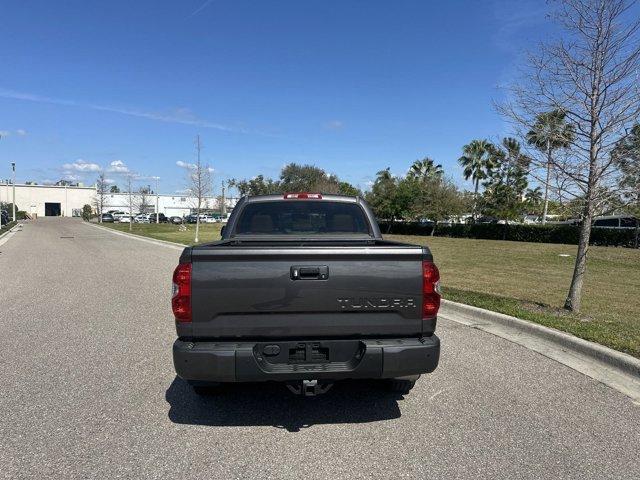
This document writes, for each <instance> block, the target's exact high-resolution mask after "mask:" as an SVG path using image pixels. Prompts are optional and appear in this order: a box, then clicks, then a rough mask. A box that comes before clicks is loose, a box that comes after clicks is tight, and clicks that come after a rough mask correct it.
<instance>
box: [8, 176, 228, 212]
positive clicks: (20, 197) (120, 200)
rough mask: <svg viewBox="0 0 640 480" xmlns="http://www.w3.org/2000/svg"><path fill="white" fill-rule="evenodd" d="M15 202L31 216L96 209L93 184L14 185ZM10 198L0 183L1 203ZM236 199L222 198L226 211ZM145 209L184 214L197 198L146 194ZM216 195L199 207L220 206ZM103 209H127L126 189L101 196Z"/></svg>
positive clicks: (137, 207) (137, 203)
mask: <svg viewBox="0 0 640 480" xmlns="http://www.w3.org/2000/svg"><path fill="white" fill-rule="evenodd" d="M15 196H16V197H15V198H16V206H17V207H18V208H19V209H20V210H23V211H25V212H26V213H27V214H28V215H30V216H31V217H32V218H35V217H60V216H62V217H74V216H75V217H78V216H80V215H81V214H82V207H83V206H85V205H91V207H92V208H93V210H94V212H95V210H96V187H95V186H90V187H85V186H82V185H74V186H70V185H24V184H16V185H15ZM132 200H133V212H132V213H134V214H135V213H138V212H139V210H140V203H141V201H142V199H141V198H140V196H139V195H136V194H134V195H133V198H132ZM12 201H13V185H11V184H7V183H2V184H0V203H11V202H12ZM236 202H237V199H234V198H227V199H225V205H226V207H227V211H231V209H233V207H234V206H235V204H236ZM144 203H145V204H146V208H145V210H146V211H147V212H148V213H155V211H156V205H157V206H158V211H159V212H160V213H164V214H165V215H166V216H168V217H169V216H174V215H175V216H184V215H188V214H189V213H191V212H192V210H193V209H195V207H196V205H197V202H196V199H195V198H193V197H189V196H184V195H182V196H181V195H177V194H174V195H155V194H150V195H146V197H145V202H144ZM218 203H219V201H218V199H216V198H214V197H207V198H205V201H204V204H203V205H202V206H201V208H206V209H211V210H216V211H219V210H220V205H218ZM103 210H104V211H105V212H107V211H109V210H121V211H124V212H129V195H128V194H127V193H108V194H106V196H105V198H104V209H103Z"/></svg>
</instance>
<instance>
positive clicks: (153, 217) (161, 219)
mask: <svg viewBox="0 0 640 480" xmlns="http://www.w3.org/2000/svg"><path fill="white" fill-rule="evenodd" d="M157 217H158V218H157V220H158V223H167V222H168V221H169V219H168V218H167V217H166V216H165V215H164V213H158V214H157ZM149 222H151V223H156V214H155V213H150V214H149Z"/></svg>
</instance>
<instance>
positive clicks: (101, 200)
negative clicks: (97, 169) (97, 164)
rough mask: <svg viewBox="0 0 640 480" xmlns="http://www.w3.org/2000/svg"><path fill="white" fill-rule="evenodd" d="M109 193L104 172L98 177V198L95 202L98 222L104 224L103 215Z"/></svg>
mask: <svg viewBox="0 0 640 480" xmlns="http://www.w3.org/2000/svg"><path fill="white" fill-rule="evenodd" d="M108 191H109V185H108V184H107V180H106V178H105V176H104V172H102V173H100V175H98V180H97V181H96V197H95V200H94V204H95V207H96V211H97V213H98V222H100V223H102V213H103V212H104V206H105V204H106V202H107V193H108Z"/></svg>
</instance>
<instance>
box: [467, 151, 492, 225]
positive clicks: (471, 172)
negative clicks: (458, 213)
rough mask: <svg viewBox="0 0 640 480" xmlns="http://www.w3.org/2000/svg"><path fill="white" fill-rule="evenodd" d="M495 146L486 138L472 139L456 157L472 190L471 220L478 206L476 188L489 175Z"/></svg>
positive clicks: (474, 216) (474, 218) (474, 217)
mask: <svg viewBox="0 0 640 480" xmlns="http://www.w3.org/2000/svg"><path fill="white" fill-rule="evenodd" d="M494 154H495V147H494V146H493V145H492V144H491V143H490V142H489V141H487V140H472V141H471V142H470V143H468V144H467V145H465V146H464V147H462V156H461V157H460V158H459V159H458V162H459V163H460V165H462V168H463V175H464V179H465V180H469V179H471V181H472V182H473V184H474V191H473V215H472V218H473V221H475V220H476V213H477V212H476V210H477V207H478V188H479V186H480V181H481V180H484V179H485V178H487V177H488V176H489V174H490V173H491V170H492V169H493V157H494Z"/></svg>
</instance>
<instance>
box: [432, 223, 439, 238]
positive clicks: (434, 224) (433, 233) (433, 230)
mask: <svg viewBox="0 0 640 480" xmlns="http://www.w3.org/2000/svg"><path fill="white" fill-rule="evenodd" d="M436 228H438V222H433V228H432V229H431V236H432V237H433V236H434V235H435V234H436Z"/></svg>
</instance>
